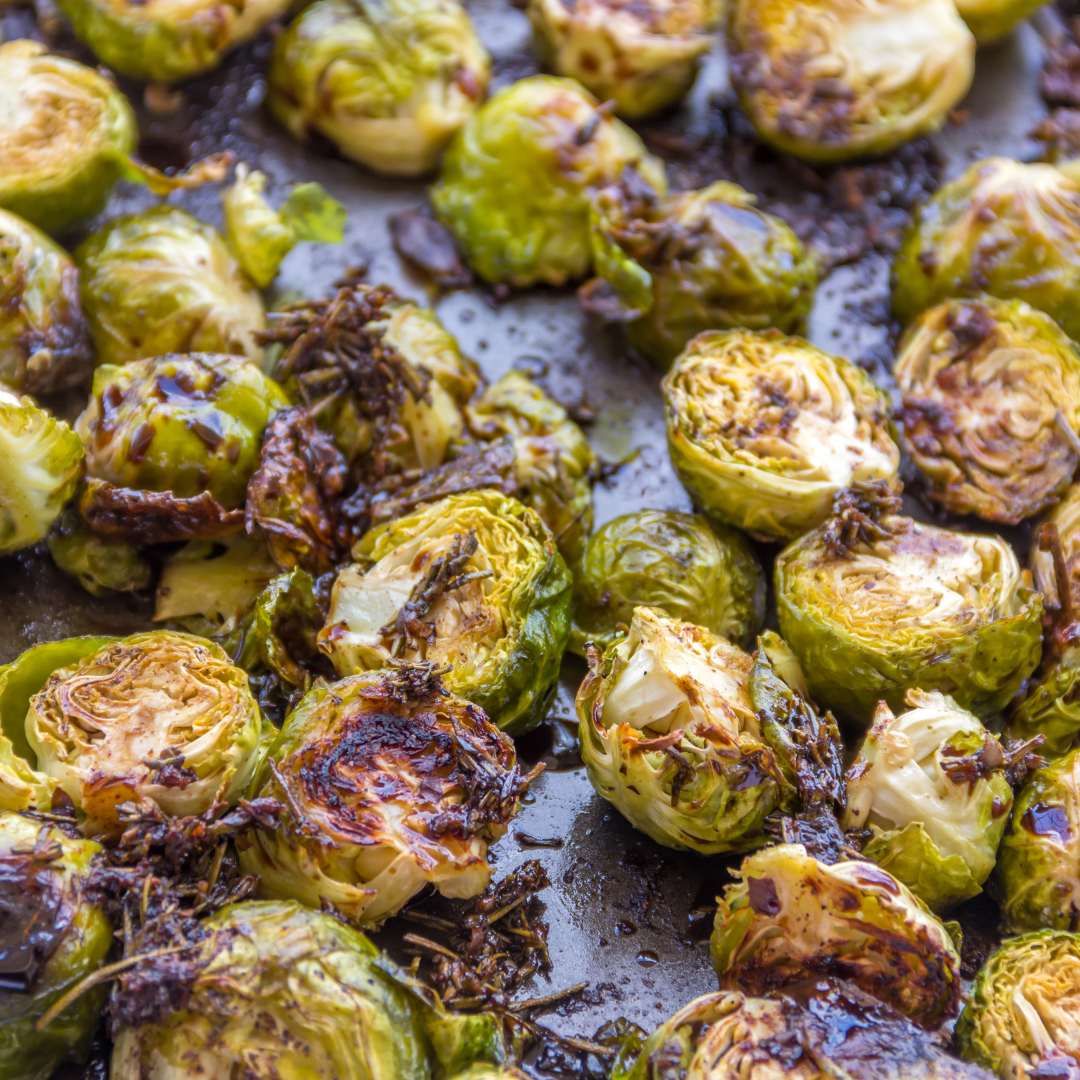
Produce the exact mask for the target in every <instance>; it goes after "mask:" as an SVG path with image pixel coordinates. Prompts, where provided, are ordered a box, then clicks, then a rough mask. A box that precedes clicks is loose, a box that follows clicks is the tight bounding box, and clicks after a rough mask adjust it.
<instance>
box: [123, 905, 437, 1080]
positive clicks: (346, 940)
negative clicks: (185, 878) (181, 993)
mask: <svg viewBox="0 0 1080 1080" xmlns="http://www.w3.org/2000/svg"><path fill="white" fill-rule="evenodd" d="M203 930H204V932H205V936H204V937H203V938H202V940H201V942H200V943H199V946H198V953H197V954H196V959H195V961H194V966H195V974H194V978H193V979H192V980H191V982H190V985H189V986H188V987H187V988H186V989H187V991H188V992H187V995H186V996H185V998H184V1001H183V1005H182V1007H180V1008H177V1009H174V1010H171V1011H169V1012H167V1013H166V1014H165V1015H164V1016H163V1017H162V1018H161V1019H160V1020H158V1021H157V1022H156V1023H148V1024H143V1025H141V1026H139V1027H135V1028H130V1027H129V1028H124V1029H122V1030H121V1031H120V1032H119V1034H118V1035H117V1038H116V1043H115V1046H114V1048H113V1055H112V1071H111V1073H110V1076H111V1077H112V1080H143V1078H144V1077H155V1078H158V1077H164V1076H169V1077H170V1078H173V1080H208V1078H210V1077H213V1078H215V1080H216V1078H218V1077H228V1076H234V1075H236V1076H242V1075H244V1074H245V1073H246V1074H247V1075H249V1076H260V1077H271V1076H273V1077H281V1078H282V1080H431V1075H432V1074H431V1066H430V1064H429V1057H430V1054H431V1045H430V1043H429V1041H428V1038H427V1034H426V1032H425V1030H424V1016H423V1009H422V1006H421V1005H420V1003H419V1001H418V999H417V997H416V996H415V991H414V989H413V985H412V983H411V980H410V979H409V977H408V975H407V974H406V973H405V972H404V971H402V970H401V969H400V968H398V967H397V965H396V964H394V963H393V962H392V961H391V960H390V959H389V958H388V957H385V956H383V955H382V953H381V952H380V951H379V950H378V949H377V948H376V947H375V946H374V945H373V944H372V943H371V942H370V941H369V940H368V939H367V937H366V936H365V935H364V934H362V933H361V932H360V931H358V930H354V929H353V928H352V927H350V926H347V925H345V924H344V923H343V922H341V921H340V920H339V919H336V918H334V916H333V915H329V914H324V913H323V912H319V911H310V910H308V909H307V908H304V907H302V906H301V905H300V904H295V903H282V902H258V901H253V902H247V903H241V904H233V905H231V906H229V907H227V908H224V909H223V910H222V911H219V912H218V913H217V914H216V915H214V916H213V917H211V918H210V919H209V920H207V922H206V923H205V924H203Z"/></svg>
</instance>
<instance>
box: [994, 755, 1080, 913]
mask: <svg viewBox="0 0 1080 1080" xmlns="http://www.w3.org/2000/svg"><path fill="white" fill-rule="evenodd" d="M995 891H996V893H997V897H998V900H999V901H1000V903H1001V910H1002V913H1003V914H1004V916H1005V922H1006V925H1007V926H1008V927H1009V928H1010V929H1012V930H1013V931H1016V932H1020V931H1024V930H1038V929H1041V928H1043V927H1049V928H1050V929H1053V930H1078V929H1080V750H1074V751H1072V753H1070V754H1066V755H1065V757H1062V758H1059V759H1058V760H1057V761H1054V762H1051V763H1050V764H1049V765H1048V766H1047V767H1046V768H1044V769H1040V770H1039V771H1038V772H1037V773H1035V775H1034V776H1032V778H1031V779H1030V780H1029V781H1028V782H1027V784H1026V785H1025V786H1024V788H1023V789H1022V790H1021V791H1020V794H1019V795H1017V797H1016V805H1015V806H1014V807H1013V814H1012V819H1011V821H1010V823H1009V828H1008V831H1007V832H1006V833H1005V837H1004V839H1003V840H1002V841H1001V851H1000V853H999V855H998V873H997V883H996V889H995Z"/></svg>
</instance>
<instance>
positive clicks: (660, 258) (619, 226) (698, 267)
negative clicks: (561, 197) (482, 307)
mask: <svg viewBox="0 0 1080 1080" xmlns="http://www.w3.org/2000/svg"><path fill="white" fill-rule="evenodd" d="M756 201H757V199H756V198H755V197H754V196H753V195H751V194H750V193H749V192H747V191H744V190H743V189H742V188H741V187H739V186H738V185H737V184H731V183H727V182H726V181H718V182H717V183H715V184H710V185H709V186H708V187H706V188H703V189H702V190H700V191H686V192H680V193H679V194H676V195H670V196H668V197H667V198H666V199H663V200H661V201H660V202H659V203H657V204H656V205H655V206H653V207H652V208H650V209H649V210H648V211H647V212H646V214H645V216H644V217H641V216H639V215H638V214H636V213H634V212H632V211H630V212H627V210H626V209H625V208H618V209H614V208H613V209H612V210H611V211H610V212H609V213H608V215H607V218H606V220H604V221H597V222H596V227H597V228H599V229H600V230H601V231H602V233H606V234H607V236H608V237H609V238H610V241H611V242H612V243H614V244H617V245H618V247H619V249H620V250H619V252H615V253H614V254H615V259H614V260H613V261H612V260H606V261H605V260H601V259H597V273H598V274H599V275H600V277H601V278H602V279H605V280H606V283H607V285H608V287H609V288H610V289H612V290H614V292H615V294H616V297H617V299H618V301H619V303H620V304H621V306H622V309H623V310H621V311H620V312H619V313H618V314H619V318H620V319H621V320H624V321H626V322H627V325H626V336H627V338H628V340H629V341H630V344H631V345H633V346H634V348H635V349H637V350H638V351H639V352H641V353H643V354H644V355H645V356H647V357H648V358H649V359H650V360H653V361H655V362H656V363H657V364H659V365H660V366H662V367H664V368H667V367H670V365H671V363H672V361H673V360H674V359H675V358H676V357H677V356H678V355H679V353H680V352H682V351H683V349H685V348H686V346H687V345H688V344H689V342H690V340H691V339H692V338H693V337H695V336H696V335H697V334H700V333H702V332H703V331H705V330H734V329H738V328H743V329H747V330H768V329H770V328H775V329H777V330H781V331H783V332H784V333H786V334H790V333H797V332H798V331H800V330H801V329H802V328H803V323H804V321H805V320H806V317H807V315H808V314H809V313H810V308H811V306H812V305H813V302H814V290H815V288H816V287H817V280H818V264H817V260H816V258H815V257H814V256H813V255H812V254H811V253H810V252H809V251H807V249H806V248H805V247H804V246H803V243H802V241H801V240H799V238H798V237H797V236H796V235H795V233H794V232H792V230H791V229H790V228H789V227H788V226H787V225H786V224H785V223H784V222H783V221H781V220H780V218H778V217H775V216H774V215H772V214H766V213H764V212H763V211H761V210H758V209H757V208H756V207H755V206H754V203H755V202H756ZM628 265H629V269H630V271H631V273H632V275H633V276H632V278H631V279H630V283H629V287H626V285H623V284H622V283H623V282H624V281H626V279H625V278H624V275H625V274H626V272H627V267H628ZM635 267H636V271H635ZM642 272H643V273H644V278H642V276H641V274H642ZM645 278H647V279H648V282H647V283H646V281H645ZM639 279H641V282H640V284H639ZM642 285H646V288H642ZM592 288H593V286H592V285H589V286H586V287H585V290H584V294H583V301H584V302H585V305H586V307H591V306H592V304H591V301H590V297H589V293H590V291H591V289H592Z"/></svg>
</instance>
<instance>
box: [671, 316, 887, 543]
mask: <svg viewBox="0 0 1080 1080" xmlns="http://www.w3.org/2000/svg"><path fill="white" fill-rule="evenodd" d="M663 391H664V405H665V412H666V414H667V430H668V449H669V450H670V452H671V461H672V464H673V465H674V466H675V471H676V472H677V473H678V475H679V479H680V480H681V481H682V482H683V485H684V486H685V487H686V489H687V491H689V492H690V494H691V495H693V497H694V499H695V500H696V501H697V502H698V503H699V504H700V505H701V507H702V509H704V510H705V512H706V513H707V514H709V515H711V516H714V517H716V518H718V519H719V520H720V521H722V522H724V523H725V524H728V525H734V526H736V527H738V528H740V529H745V530H746V531H747V532H749V533H751V534H753V535H754V536H757V537H758V538H760V539H763V540H782V539H785V538H790V537H795V536H800V535H802V534H803V533H804V532H806V531H807V530H808V529H812V528H813V527H814V526H815V525H820V524H821V523H822V522H823V521H824V520H825V519H826V518H827V517H828V516H829V513H830V511H831V510H832V505H833V499H834V498H835V497H836V495H837V494H838V493H839V492H840V491H842V490H843V489H845V488H847V487H849V486H851V485H852V484H855V483H859V482H862V481H870V480H891V479H892V478H893V477H895V476H896V473H897V469H898V468H899V464H900V451H899V450H897V448H896V444H895V443H894V442H893V441H892V439H891V437H890V436H889V432H888V426H887V415H886V401H885V398H884V396H883V395H882V393H881V391H879V390H878V389H877V388H876V387H875V386H874V384H873V383H872V382H871V380H870V377H869V376H868V375H867V374H866V372H864V371H863V370H862V369H861V368H858V367H856V366H855V365H854V364H852V363H850V362H849V361H847V360H843V359H841V358H839V357H835V356H830V355H829V354H828V353H823V352H821V351H820V350H819V349H815V348H814V347H813V346H812V345H810V344H809V343H808V342H806V341H803V340H802V339H801V338H789V337H784V335H783V334H780V333H778V332H776V331H767V332H765V333H751V332H750V331H746V330H734V331H731V332H727V333H720V332H709V333H704V334H699V335H698V336H697V337H696V338H694V340H693V341H692V342H691V343H690V345H689V347H688V348H687V350H686V351H685V352H684V353H683V354H682V356H680V357H679V359H678V360H677V361H676V363H675V367H674V368H673V369H672V370H671V371H670V372H669V373H668V375H667V376H666V377H665V378H664V382H663Z"/></svg>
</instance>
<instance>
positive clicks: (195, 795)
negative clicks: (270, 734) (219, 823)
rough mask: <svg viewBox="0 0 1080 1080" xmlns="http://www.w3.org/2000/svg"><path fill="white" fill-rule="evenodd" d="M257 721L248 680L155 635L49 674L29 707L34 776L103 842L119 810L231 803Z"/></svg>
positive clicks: (185, 811)
mask: <svg viewBox="0 0 1080 1080" xmlns="http://www.w3.org/2000/svg"><path fill="white" fill-rule="evenodd" d="M262 731H263V726H262V717H261V715H260V713H259V707H258V705H257V704H256V703H255V699H254V698H253V697H252V696H251V690H250V689H249V687H248V679H247V675H246V674H245V673H244V672H243V671H241V670H240V669H239V668H236V667H233V665H232V664H230V663H229V659H228V657H227V656H226V655H225V653H224V652H223V651H222V650H221V649H220V648H218V647H217V646H216V645H213V644H211V643H210V642H208V641H205V640H203V639H201V638H196V637H191V636H189V635H187V634H174V633H170V632H168V631H164V630H158V631H153V632H151V633H147V634H136V635H134V636H133V637H129V638H124V639H122V640H120V641H116V642H114V643H111V644H108V645H104V646H102V647H101V648H100V649H97V650H95V651H94V652H91V653H88V654H87V655H85V656H84V657H82V659H80V660H78V661H77V662H75V663H73V664H70V665H68V666H65V667H61V668H58V669H57V670H55V671H54V672H53V673H52V674H51V675H50V676H49V678H48V680H47V681H46V683H45V685H44V686H43V687H42V688H41V690H40V691H38V692H37V693H36V694H34V695H33V697H31V699H30V706H29V709H28V711H27V713H26V738H27V740H28V742H29V744H30V746H31V748H32V749H33V752H34V754H35V755H36V757H37V763H36V764H37V768H38V769H39V770H40V771H41V772H43V773H44V774H46V775H47V776H50V777H52V778H53V779H55V780H56V781H57V782H58V784H59V786H60V787H61V788H63V790H64V791H65V792H66V793H67V795H68V796H69V798H70V799H71V800H72V802H73V803H74V804H75V806H76V807H78V808H79V809H80V810H81V811H82V812H83V813H84V814H85V815H86V818H87V821H86V823H85V825H84V828H85V830H86V831H87V832H88V833H90V834H94V833H98V832H108V831H112V830H113V829H115V828H116V826H117V823H118V807H119V806H120V804H121V803H124V802H129V801H138V800H139V799H143V798H145V799H149V800H151V801H152V802H154V803H156V804H157V805H158V806H159V807H160V808H161V809H162V810H164V811H165V812H166V813H169V814H177V815H189V814H201V813H203V812H204V811H206V810H207V809H209V807H210V806H211V805H212V804H213V803H214V802H215V800H218V799H220V800H223V801H225V802H229V803H233V802H236V800H237V799H238V798H239V797H240V795H241V794H242V793H243V791H244V788H245V787H246V786H247V784H248V783H249V781H250V780H251V778H252V775H253V774H254V772H255V767H256V764H257V761H258V751H259V746H260V740H261V737H262Z"/></svg>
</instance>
